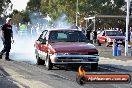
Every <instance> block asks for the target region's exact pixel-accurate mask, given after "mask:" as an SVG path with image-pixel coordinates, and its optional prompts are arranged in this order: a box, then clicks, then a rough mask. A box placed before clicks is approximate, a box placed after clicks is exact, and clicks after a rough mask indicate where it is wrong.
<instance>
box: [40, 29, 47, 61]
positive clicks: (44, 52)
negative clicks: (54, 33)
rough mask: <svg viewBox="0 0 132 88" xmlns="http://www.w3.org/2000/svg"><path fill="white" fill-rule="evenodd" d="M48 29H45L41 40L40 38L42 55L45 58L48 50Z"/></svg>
mask: <svg viewBox="0 0 132 88" xmlns="http://www.w3.org/2000/svg"><path fill="white" fill-rule="evenodd" d="M47 32H48V31H44V32H43V35H42V36H41V40H40V52H41V53H40V57H41V58H42V59H43V60H45V59H46V56H47V51H48V46H47V44H46V42H47V38H46V34H47Z"/></svg>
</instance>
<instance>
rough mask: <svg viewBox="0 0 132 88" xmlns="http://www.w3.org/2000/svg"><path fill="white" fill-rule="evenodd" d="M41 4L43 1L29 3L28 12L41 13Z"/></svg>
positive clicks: (36, 0) (32, 0)
mask: <svg viewBox="0 0 132 88" xmlns="http://www.w3.org/2000/svg"><path fill="white" fill-rule="evenodd" d="M40 2H41V0H29V2H28V3H27V7H26V10H27V11H39V10H40Z"/></svg>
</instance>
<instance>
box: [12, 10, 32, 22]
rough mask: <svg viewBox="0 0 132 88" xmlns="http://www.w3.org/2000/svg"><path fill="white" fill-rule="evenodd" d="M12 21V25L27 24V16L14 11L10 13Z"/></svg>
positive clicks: (24, 12)
mask: <svg viewBox="0 0 132 88" xmlns="http://www.w3.org/2000/svg"><path fill="white" fill-rule="evenodd" d="M12 19H13V23H14V24H19V23H27V22H29V14H28V12H26V11H21V12H19V11H17V10H14V11H13V13H12Z"/></svg>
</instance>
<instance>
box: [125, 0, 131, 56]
mask: <svg viewBox="0 0 132 88" xmlns="http://www.w3.org/2000/svg"><path fill="white" fill-rule="evenodd" d="M129 9H130V0H127V15H126V37H125V56H127V55H128V30H129V13H130V12H129Z"/></svg>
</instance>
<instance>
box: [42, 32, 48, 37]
mask: <svg viewBox="0 0 132 88" xmlns="http://www.w3.org/2000/svg"><path fill="white" fill-rule="evenodd" d="M46 34H47V31H44V32H43V35H42V39H45V37H46Z"/></svg>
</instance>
